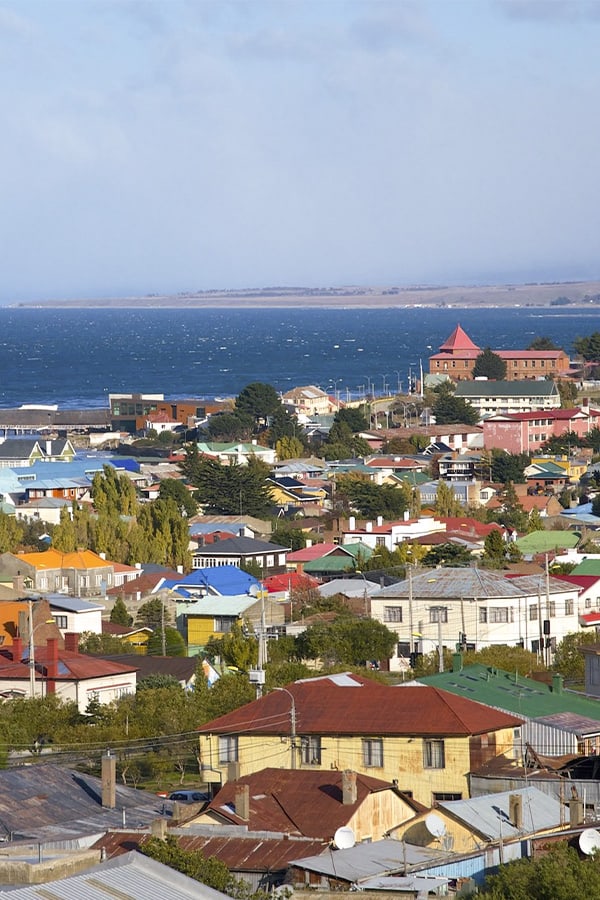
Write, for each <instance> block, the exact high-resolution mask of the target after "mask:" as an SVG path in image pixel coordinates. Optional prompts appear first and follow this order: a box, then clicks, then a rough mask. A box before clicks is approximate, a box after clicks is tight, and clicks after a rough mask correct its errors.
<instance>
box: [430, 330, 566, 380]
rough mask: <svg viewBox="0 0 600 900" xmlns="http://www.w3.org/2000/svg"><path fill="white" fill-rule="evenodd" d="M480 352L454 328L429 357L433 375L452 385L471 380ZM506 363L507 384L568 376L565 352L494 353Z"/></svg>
mask: <svg viewBox="0 0 600 900" xmlns="http://www.w3.org/2000/svg"><path fill="white" fill-rule="evenodd" d="M481 352H482V348H481V347H478V346H477V344H475V343H474V342H473V341H472V340H471V338H470V337H469V335H468V334H467V333H466V332H465V331H464V330H463V329H462V328H461V327H460V325H457V326H456V328H455V329H454V331H453V332H452V334H451V335H450V337H449V338H448V339H447V340H446V341H444V343H443V344H442V346H441V347H440V349H439V352H438V353H434V354H433V356H430V357H429V371H430V373H431V374H432V375H441V374H444V375H448V376H449V377H450V378H452V379H453V380H454V381H461V380H463V379H465V378H468V379H470V378H472V377H473V368H474V366H475V360H476V359H477V357H478V356H479V354H480V353H481ZM494 353H496V354H497V355H498V356H499V357H500V358H501V359H503V360H504V362H505V363H506V380H507V381H517V380H519V379H522V378H543V377H545V376H546V375H553V376H555V377H560V376H561V375H567V374H568V372H569V368H570V360H569V357H568V356H567V354H566V353H565V352H564V350H494Z"/></svg>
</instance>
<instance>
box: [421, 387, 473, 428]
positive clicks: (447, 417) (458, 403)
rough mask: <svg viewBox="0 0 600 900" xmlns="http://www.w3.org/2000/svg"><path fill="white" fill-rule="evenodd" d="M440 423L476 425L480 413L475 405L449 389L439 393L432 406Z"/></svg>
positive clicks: (437, 421)
mask: <svg viewBox="0 0 600 900" xmlns="http://www.w3.org/2000/svg"><path fill="white" fill-rule="evenodd" d="M432 413H433V415H434V416H435V421H436V423H437V424H438V425H476V424H477V423H478V422H479V413H478V412H477V410H476V409H475V407H474V406H471V404H470V403H467V401H466V400H463V399H462V397H455V396H454V395H453V394H451V393H450V392H449V391H444V392H442V393H440V394H439V396H438V398H437V400H436V401H435V402H434V404H433V407H432Z"/></svg>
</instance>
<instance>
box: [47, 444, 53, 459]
mask: <svg viewBox="0 0 600 900" xmlns="http://www.w3.org/2000/svg"><path fill="white" fill-rule="evenodd" d="M46 456H52V441H46Z"/></svg>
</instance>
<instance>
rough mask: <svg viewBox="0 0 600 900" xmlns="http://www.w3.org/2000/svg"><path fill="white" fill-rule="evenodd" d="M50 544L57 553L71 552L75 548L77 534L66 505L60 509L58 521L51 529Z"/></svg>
mask: <svg viewBox="0 0 600 900" xmlns="http://www.w3.org/2000/svg"><path fill="white" fill-rule="evenodd" d="M52 546H53V547H54V549H55V550H58V552H59V553H73V552H74V551H75V550H77V535H76V531H75V525H74V523H73V519H72V518H71V513H70V512H69V507H68V506H63V507H62V509H61V511H60V517H59V523H58V525H55V526H54V528H53V529H52Z"/></svg>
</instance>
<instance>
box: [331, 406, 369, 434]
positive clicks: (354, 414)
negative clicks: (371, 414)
mask: <svg viewBox="0 0 600 900" xmlns="http://www.w3.org/2000/svg"><path fill="white" fill-rule="evenodd" d="M333 423H334V425H335V424H336V423H337V424H340V425H347V426H348V428H349V429H350V431H352V433H353V434H356V432H358V431H366V429H367V428H368V427H369V423H368V422H367V420H366V418H365V414H364V412H363V411H362V410H361V409H357V408H356V407H353V406H348V407H345V408H344V409H340V410H338V411H337V412H336V414H335V416H334V419H333Z"/></svg>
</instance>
